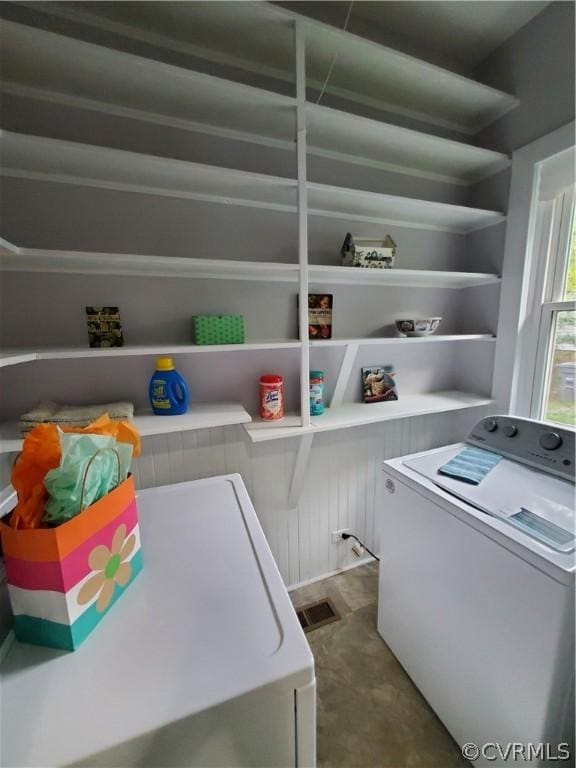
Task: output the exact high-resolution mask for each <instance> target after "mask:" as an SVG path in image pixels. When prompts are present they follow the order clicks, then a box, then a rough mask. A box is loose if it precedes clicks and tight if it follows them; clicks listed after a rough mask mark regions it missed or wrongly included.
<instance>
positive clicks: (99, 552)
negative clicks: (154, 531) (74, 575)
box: [78, 524, 136, 613]
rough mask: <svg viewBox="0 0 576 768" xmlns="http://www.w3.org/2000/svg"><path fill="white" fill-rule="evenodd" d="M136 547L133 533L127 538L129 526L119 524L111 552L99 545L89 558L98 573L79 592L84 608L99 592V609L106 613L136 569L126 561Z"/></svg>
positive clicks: (97, 603) (97, 608)
mask: <svg viewBox="0 0 576 768" xmlns="http://www.w3.org/2000/svg"><path fill="white" fill-rule="evenodd" d="M135 544H136V536H135V535H134V534H133V533H132V534H130V536H129V537H128V538H126V526H125V525H124V524H122V525H119V526H118V528H117V529H116V532H115V533H114V538H113V539H112V545H111V547H110V549H108V547H106V546H104V544H99V545H98V546H97V547H94V549H93V550H92V552H90V555H89V557H88V564H89V566H90V568H92V570H93V571H96V573H95V574H94V575H93V576H91V577H90V578H89V579H88V581H87V582H85V584H84V585H83V586H82V588H81V589H80V592H79V593H78V603H79V604H80V605H84V604H85V603H88V602H90V600H92V599H93V598H94V597H96V595H98V593H100V594H99V595H98V600H97V601H96V610H97V611H98V613H103V612H104V611H105V610H106V608H108V605H109V604H110V600H111V599H112V595H113V594H114V589H115V586H116V584H118V585H119V586H120V587H125V586H126V584H128V582H129V581H130V576H131V575H132V566H131V565H130V563H126V562H125V560H126V558H127V557H129V555H130V553H131V552H132V550H133V549H134V546H135Z"/></svg>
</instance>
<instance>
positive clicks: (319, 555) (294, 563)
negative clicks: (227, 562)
mask: <svg viewBox="0 0 576 768" xmlns="http://www.w3.org/2000/svg"><path fill="white" fill-rule="evenodd" d="M489 411H490V407H484V408H474V409H471V410H469V411H461V412H458V413H453V414H447V413H440V414H432V415H428V416H420V417H412V418H406V419H399V420H397V421H390V422H386V423H383V424H371V425H368V426H362V427H357V428H353V429H345V430H338V431H334V432H328V433H324V434H316V435H314V442H313V444H312V452H311V457H310V462H309V465H308V471H307V475H306V480H305V483H304V487H303V490H302V493H301V496H300V499H299V501H298V503H297V505H296V507H292V508H290V504H289V501H288V498H289V487H290V483H291V480H292V472H293V469H294V462H295V460H296V454H297V450H298V444H299V440H300V439H301V438H287V439H285V440H273V441H270V442H263V443H256V444H253V443H251V442H250V441H249V439H248V437H247V435H246V432H245V430H244V429H243V427H242V426H232V427H219V428H216V429H205V430H198V431H195V432H184V433H174V434H168V435H159V436H155V437H150V438H147V439H146V440H144V442H143V452H142V456H141V457H140V458H139V459H137V460H136V462H135V465H134V476H135V479H136V485H137V487H138V488H149V487H151V486H156V485H164V484H167V483H177V482H182V481H185V480H195V479H197V478H201V477H209V476H210V475H220V474H225V473H229V472H239V473H240V474H241V475H242V478H243V479H244V482H245V484H246V486H247V488H248V491H249V493H250V496H251V498H252V501H253V502H254V506H255V508H256V512H257V514H258V517H259V519H260V522H261V524H262V527H263V528H264V532H265V534H266V537H267V539H268V542H269V544H270V547H271V549H272V552H273V554H274V557H275V558H276V562H277V564H278V567H279V569H280V572H281V574H282V577H283V579H284V581H285V583H286V585H287V586H289V587H292V586H295V585H297V584H300V583H302V582H306V581H310V580H314V579H318V578H321V577H322V576H325V575H326V574H329V573H332V572H334V571H336V570H338V569H340V568H345V567H348V566H350V565H351V564H353V563H354V562H355V561H356V557H355V555H353V554H352V553H351V551H350V550H351V547H350V545H349V544H344V543H340V544H334V543H332V541H331V532H332V531H336V530H339V529H342V528H349V529H350V530H351V531H352V532H353V533H355V534H356V535H357V536H358V537H359V538H360V539H362V540H363V541H364V542H365V544H367V546H368V547H370V548H371V549H374V551H376V552H378V551H379V547H380V542H379V541H378V536H377V525H376V522H377V516H378V512H379V510H380V509H381V508H382V507H383V505H384V504H385V503H386V498H385V493H383V488H382V481H381V465H382V462H383V461H384V460H385V459H390V458H393V457H395V456H401V455H403V454H407V453H414V452H416V451H423V450H427V449H428V448H433V447H435V446H439V445H444V444H449V443H453V442H457V441H458V440H461V439H463V438H464V437H465V436H466V434H467V433H468V431H469V430H470V428H471V427H472V426H473V425H474V424H475V423H476V421H478V420H479V419H480V418H481V417H482V416H484V415H486V414H487V413H488V412H489ZM161 512H162V511H161V510H159V514H161ZM206 546H209V543H208V542H207V543H206Z"/></svg>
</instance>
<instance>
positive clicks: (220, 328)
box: [192, 315, 244, 344]
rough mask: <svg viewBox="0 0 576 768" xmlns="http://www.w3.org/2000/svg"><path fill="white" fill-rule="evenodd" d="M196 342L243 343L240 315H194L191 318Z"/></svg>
mask: <svg viewBox="0 0 576 768" xmlns="http://www.w3.org/2000/svg"><path fill="white" fill-rule="evenodd" d="M192 324H193V330H194V342H195V343H196V344H243V343H244V317H243V316H242V315H196V316H195V317H193V318H192Z"/></svg>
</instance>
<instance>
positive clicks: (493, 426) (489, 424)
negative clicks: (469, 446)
mask: <svg viewBox="0 0 576 768" xmlns="http://www.w3.org/2000/svg"><path fill="white" fill-rule="evenodd" d="M484 429H485V430H486V432H495V431H496V430H497V429H498V422H497V421H496V419H486V420H485V422H484Z"/></svg>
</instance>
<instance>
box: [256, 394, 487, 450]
mask: <svg viewBox="0 0 576 768" xmlns="http://www.w3.org/2000/svg"><path fill="white" fill-rule="evenodd" d="M492 402H493V400H492V399H491V398H487V397H482V396H480V395H471V394H469V393H466V392H458V391H452V390H448V391H443V392H431V393H427V394H418V395H405V396H403V397H401V398H400V400H396V401H391V402H386V403H346V404H343V405H340V406H337V407H335V408H327V409H326V410H325V412H324V413H323V414H322V416H313V417H312V419H311V425H310V427H299V426H298V424H297V420H296V417H293V416H290V417H285V418H284V419H283V420H282V421H281V422H262V421H257V420H255V421H253V422H252V423H250V424H245V425H244V429H245V430H246V432H247V433H248V435H249V437H250V439H251V440H252V442H254V443H258V442H262V441H265V440H279V439H283V438H289V437H297V436H302V435H304V434H310V433H316V432H329V431H332V430H335V429H349V428H351V427H358V426H362V425H365V424H375V423H377V422H382V421H392V420H394V419H405V418H409V417H412V416H424V415H426V414H431V413H449V412H451V411H458V410H462V409H464V408H478V407H480V406H486V405H490V404H491V403H492Z"/></svg>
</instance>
